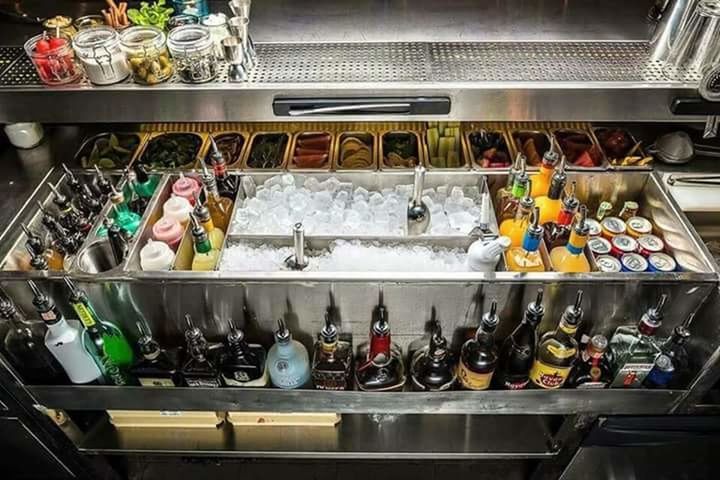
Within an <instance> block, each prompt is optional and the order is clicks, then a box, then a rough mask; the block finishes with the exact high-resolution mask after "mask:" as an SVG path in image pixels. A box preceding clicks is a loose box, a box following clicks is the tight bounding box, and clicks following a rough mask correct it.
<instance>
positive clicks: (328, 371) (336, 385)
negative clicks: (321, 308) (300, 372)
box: [312, 312, 353, 390]
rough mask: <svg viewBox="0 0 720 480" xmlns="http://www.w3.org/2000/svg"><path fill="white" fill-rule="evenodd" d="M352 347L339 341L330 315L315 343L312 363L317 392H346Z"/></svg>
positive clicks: (348, 383) (326, 318)
mask: <svg viewBox="0 0 720 480" xmlns="http://www.w3.org/2000/svg"><path fill="white" fill-rule="evenodd" d="M352 360H353V359H352V345H351V344H350V342H345V341H342V340H340V339H339V332H338V330H337V327H335V324H334V323H333V321H332V318H331V317H330V314H329V313H328V312H325V326H324V327H323V328H322V330H320V335H319V337H318V340H317V341H316V342H315V348H314V352H313V363H312V380H313V385H314V386H315V388H316V389H318V390H347V389H348V387H349V386H350V373H351V370H352Z"/></svg>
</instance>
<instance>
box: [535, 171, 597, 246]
mask: <svg viewBox="0 0 720 480" xmlns="http://www.w3.org/2000/svg"><path fill="white" fill-rule="evenodd" d="M575 187H576V183H575V182H572V183H571V184H570V191H569V193H568V194H567V195H565V198H563V201H562V207H561V208H560V212H559V213H558V216H557V218H556V219H555V221H554V222H550V223H547V224H545V245H546V246H547V248H548V249H549V250H550V251H552V249H553V248H555V247H560V246H563V245H567V243H568V240H569V239H570V232H571V231H572V223H573V220H574V219H575V214H576V213H577V211H578V207H579V206H580V202H579V201H578V199H577V197H576V196H575ZM585 223H587V220H586V222H585Z"/></svg>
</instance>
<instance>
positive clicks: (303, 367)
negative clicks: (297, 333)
mask: <svg viewBox="0 0 720 480" xmlns="http://www.w3.org/2000/svg"><path fill="white" fill-rule="evenodd" d="M266 368H267V369H268V373H269V374H270V381H271V382H272V384H273V385H274V386H276V387H278V388H283V389H294V388H302V387H304V386H306V385H308V384H309V383H310V360H309V358H308V352H307V350H306V349H305V347H304V346H303V344H302V343H300V342H298V341H297V340H293V338H292V335H291V334H290V330H288V328H287V326H286V325H285V322H284V321H283V319H282V318H281V319H279V320H278V329H277V330H276V331H275V344H274V345H273V346H272V347H270V351H269V352H268V359H267V367H266Z"/></svg>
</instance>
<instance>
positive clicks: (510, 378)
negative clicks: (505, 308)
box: [495, 289, 545, 390]
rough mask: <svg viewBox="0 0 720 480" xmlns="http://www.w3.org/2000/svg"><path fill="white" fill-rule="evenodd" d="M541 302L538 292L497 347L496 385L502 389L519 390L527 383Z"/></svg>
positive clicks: (534, 347)
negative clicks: (516, 323)
mask: <svg viewBox="0 0 720 480" xmlns="http://www.w3.org/2000/svg"><path fill="white" fill-rule="evenodd" d="M542 299H543V291H542V289H538V293H537V298H536V299H535V301H534V302H531V303H530V304H529V305H528V307H527V310H526V311H525V315H524V316H523V319H522V321H521V322H520V325H518V326H517V328H515V330H513V332H512V333H511V334H510V336H509V337H507V338H506V339H505V341H504V342H503V344H502V346H501V347H500V357H499V359H498V367H497V373H496V374H495V379H496V382H495V383H496V384H497V385H498V386H499V387H501V388H505V389H508V390H522V389H523V388H525V387H527V385H528V383H530V369H531V368H532V366H533V362H534V361H535V351H536V350H537V333H536V331H535V329H536V328H537V326H538V325H539V324H540V322H541V321H542V319H543V316H544V315H545V308H543V306H542Z"/></svg>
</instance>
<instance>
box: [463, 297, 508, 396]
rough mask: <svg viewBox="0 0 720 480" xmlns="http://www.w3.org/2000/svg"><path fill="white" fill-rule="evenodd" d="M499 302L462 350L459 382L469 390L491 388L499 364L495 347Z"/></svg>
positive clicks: (493, 306)
mask: <svg viewBox="0 0 720 480" xmlns="http://www.w3.org/2000/svg"><path fill="white" fill-rule="evenodd" d="M498 321H499V319H498V316H497V302H496V301H495V300H493V301H492V303H491V304H490V311H489V312H486V313H485V314H484V315H483V317H482V320H481V321H480V326H479V327H478V329H477V331H476V332H475V337H474V338H471V339H469V340H468V341H466V342H465V343H464V344H463V346H462V348H461V349H460V361H459V362H458V380H459V382H460V386H461V387H462V388H464V389H467V390H486V389H488V388H489V387H490V383H491V382H492V377H493V374H494V373H495V369H496V368H497V363H498V349H497V346H496V345H495V329H496V328H497V325H498Z"/></svg>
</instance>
